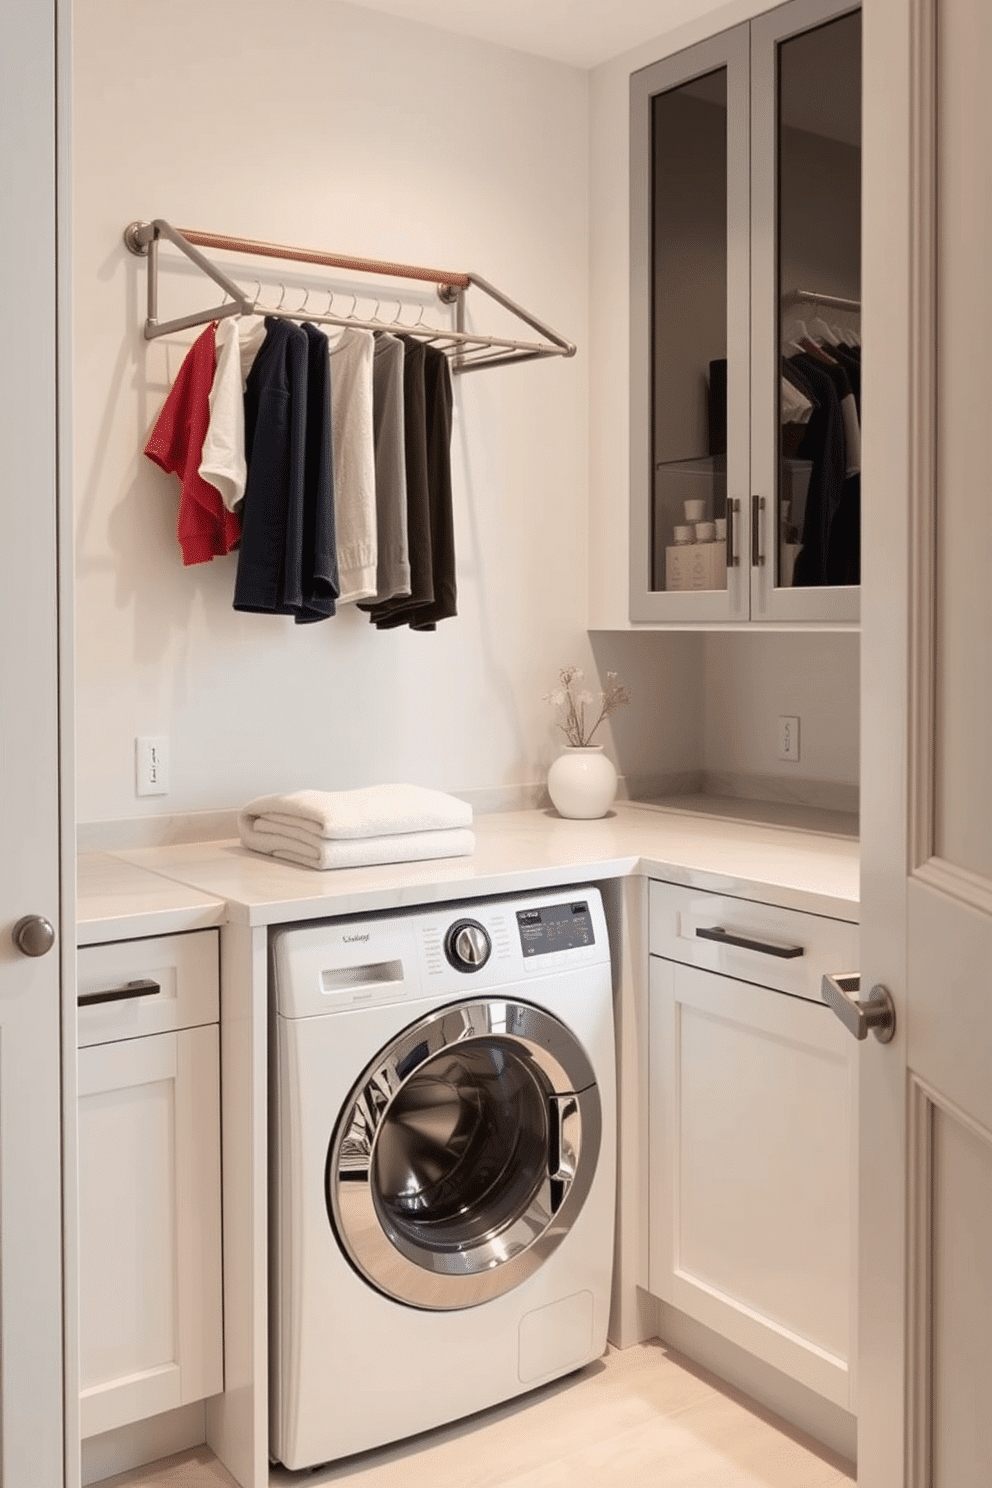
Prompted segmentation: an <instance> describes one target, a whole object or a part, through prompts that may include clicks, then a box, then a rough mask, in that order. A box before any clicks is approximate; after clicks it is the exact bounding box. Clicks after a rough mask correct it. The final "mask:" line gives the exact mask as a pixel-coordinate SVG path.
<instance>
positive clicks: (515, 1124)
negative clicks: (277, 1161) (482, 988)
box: [327, 999, 602, 1310]
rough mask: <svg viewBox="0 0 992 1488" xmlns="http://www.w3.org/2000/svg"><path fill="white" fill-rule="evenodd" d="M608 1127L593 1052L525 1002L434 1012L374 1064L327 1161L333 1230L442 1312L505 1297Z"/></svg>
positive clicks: (583, 1184)
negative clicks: (589, 1055)
mask: <svg viewBox="0 0 992 1488" xmlns="http://www.w3.org/2000/svg"><path fill="white" fill-rule="evenodd" d="M601 1133H602V1113H601V1108H600V1100H599V1091H598V1089H597V1087H596V1082H595V1078H594V1075H593V1070H592V1067H591V1065H590V1063H589V1060H588V1058H587V1056H586V1054H585V1051H584V1050H583V1049H582V1047H581V1046H580V1044H579V1043H578V1041H577V1039H576V1038H575V1036H574V1035H573V1034H572V1033H570V1032H569V1030H568V1029H567V1028H566V1027H565V1025H564V1024H563V1023H561V1022H559V1020H558V1019H557V1018H554V1017H552V1016H551V1015H550V1014H549V1013H547V1012H545V1011H543V1010H542V1009H540V1008H536V1007H533V1006H531V1005H530V1004H529V1003H525V1002H515V1001H506V1000H496V999H480V1000H478V1001H474V1002H465V1003H458V1004H455V1005H453V1006H450V1007H446V1008H442V1009H439V1010H438V1011H437V1012H435V1013H432V1014H431V1015H429V1016H428V1017H426V1018H423V1019H421V1020H419V1021H418V1022H417V1023H414V1024H413V1025H411V1027H409V1028H407V1029H406V1030H404V1032H403V1033H401V1034H400V1035H399V1036H398V1037H397V1038H396V1039H395V1040H394V1041H393V1042H392V1043H391V1044H390V1045H388V1047H386V1048H385V1049H383V1051H382V1052H381V1053H380V1054H379V1055H378V1056H377V1058H376V1059H375V1060H374V1061H373V1062H372V1063H371V1064H370V1065H369V1066H368V1068H367V1069H366V1070H365V1072H364V1073H363V1074H362V1076H361V1078H360V1079H359V1081H358V1082H357V1084H356V1085H355V1087H354V1089H353V1090H352V1092H351V1094H350V1095H349V1097H348V1100H347V1102H346V1103H345V1106H344V1108H343V1110H342V1113H341V1117H340V1120H339V1121H338V1124H337V1126H336V1128H335V1131H334V1134H333V1136H332V1138H331V1143H330V1147H329V1150H328V1160H327V1201H328V1211H329V1214H330V1218H331V1222H332V1224H333V1227H334V1230H335V1232H336V1234H337V1237H338V1240H339V1242H340V1244H341V1246H342V1248H343V1250H344V1251H345V1254H346V1255H347V1256H348V1258H349V1259H350V1261H351V1263H352V1265H353V1266H354V1267H355V1268H356V1270H357V1271H358V1272H359V1273H360V1274H361V1275H362V1276H363V1277H364V1278H365V1279H366V1281H368V1282H369V1283H370V1284H371V1285H372V1286H374V1287H376V1288H377V1289H378V1290H379V1291H381V1292H384V1293H385V1294H386V1295H387V1296H389V1297H393V1298H395V1299H396V1300H397V1301H400V1302H405V1303H407V1304H409V1305H410V1306H413V1307H422V1308H427V1309H432V1310H450V1309H454V1308H463V1307H473V1306H477V1305H478V1304H479V1303H481V1302H487V1301H489V1300H491V1299H492V1298H493V1297H498V1296H501V1295H502V1294H503V1293H504V1292H508V1291H510V1290H511V1289H512V1288H513V1287H515V1286H519V1285H520V1283H521V1282H522V1281H523V1280H525V1278H526V1277H528V1276H530V1275H531V1274H532V1273H533V1272H534V1271H535V1270H536V1269H537V1268H538V1267H539V1266H540V1265H542V1264H543V1262H544V1261H545V1260H546V1259H547V1258H548V1256H549V1255H551V1253H552V1252H553V1251H554V1250H555V1249H556V1248H557V1246H558V1245H560V1244H561V1241H562V1240H563V1239H564V1237H565V1235H566V1234H567V1233H568V1230H569V1227H570V1225H571V1224H572V1223H573V1221H574V1219H575V1217H576V1215H577V1214H578V1212H579V1210H580V1209H581V1207H582V1205H583V1203H584V1202H585V1199H586V1196H587V1195H588V1193H589V1188H590V1185H591V1183H592V1179H593V1174H594V1172H595V1168H596V1162H597V1159H598V1157H599V1146H600V1139H601Z"/></svg>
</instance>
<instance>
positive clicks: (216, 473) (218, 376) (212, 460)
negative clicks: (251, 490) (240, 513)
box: [200, 316, 265, 511]
mask: <svg viewBox="0 0 992 1488" xmlns="http://www.w3.org/2000/svg"><path fill="white" fill-rule="evenodd" d="M264 340H265V322H264V320H260V319H259V320H254V321H252V320H249V321H245V322H243V323H242V322H241V321H240V320H239V319H238V318H236V317H234V316H231V317H230V318H229V319H227V320H222V321H219V322H218V325H217V332H216V346H217V365H216V367H215V368H214V380H213V384H212V386H211V388H210V422H209V424H208V425H207V433H206V437H205V439H204V441H203V451H202V454H201V456H200V475H201V476H202V478H203V479H204V480H205V481H209V483H210V485H212V486H213V487H214V489H215V490H216V491H218V492H219V493H220V499H221V500H222V501H223V503H224V505H225V506H226V507H227V509H228V511H233V510H234V508H235V507H236V506H237V504H238V502H239V501H240V500H241V498H242V497H243V496H244V494H245V481H246V480H247V478H248V469H247V466H246V465H245V381H246V379H247V377H248V373H249V372H250V371H251V366H252V363H253V362H254V360H255V356H256V354H257V352H258V349H259V347H260V346H261V344H262V342H263V341H264Z"/></svg>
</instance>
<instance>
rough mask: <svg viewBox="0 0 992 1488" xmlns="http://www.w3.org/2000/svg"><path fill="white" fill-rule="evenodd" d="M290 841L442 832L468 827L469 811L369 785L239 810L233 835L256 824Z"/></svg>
mask: <svg viewBox="0 0 992 1488" xmlns="http://www.w3.org/2000/svg"><path fill="white" fill-rule="evenodd" d="M260 817H264V818H265V819H266V821H269V822H271V823H273V824H274V825H275V826H277V827H279V828H280V829H282V828H287V829H289V828H292V829H293V830H292V832H291V835H292V836H293V837H297V836H300V834H302V840H303V841H305V842H307V843H311V842H314V841H316V840H317V839H322V838H332V839H342V838H345V839H347V838H355V837H358V838H365V837H382V836H386V835H395V834H397V833H400V832H433V831H446V830H448V829H450V828H453V827H470V826H471V825H472V808H471V806H469V805H468V803H467V802H465V801H459V799H458V797H457V796H449V795H447V794H446V793H445V792H444V791H437V790H428V789H427V788H426V787H425V786H421V785H368V786H365V787H363V788H362V789H361V790H349V791H318V790H301V791H293V792H292V793H291V794H289V795H285V796H259V797H258V798H257V800H254V801H249V802H248V805H247V806H245V807H243V808H242V811H241V813H240V815H239V817H238V829H239V831H241V832H242V839H243V837H244V831H243V826H247V827H249V828H250V827H252V826H253V825H254V823H255V822H256V821H257V820H258V819H259V818H260Z"/></svg>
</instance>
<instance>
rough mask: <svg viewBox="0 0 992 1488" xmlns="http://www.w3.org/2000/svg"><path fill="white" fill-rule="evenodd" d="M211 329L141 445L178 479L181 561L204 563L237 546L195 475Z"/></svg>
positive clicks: (220, 507)
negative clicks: (146, 441) (180, 491)
mask: <svg viewBox="0 0 992 1488" xmlns="http://www.w3.org/2000/svg"><path fill="white" fill-rule="evenodd" d="M215 361H216V348H215V340H214V326H213V324H211V325H208V326H207V329H206V330H205V331H204V332H203V335H202V336H198V337H197V339H196V340H195V341H194V342H193V345H192V346H191V347H190V349H189V351H188V352H187V353H186V357H185V360H184V361H183V364H182V366H181V367H180V368H179V375H178V376H177V378H176V380H175V382H174V383H173V385H172V391H171V392H170V393H169V396H168V397H167V398H166V400H165V405H164V407H163V409H162V412H161V413H160V414H159V416H158V422H157V423H156V425H155V427H154V429H153V430H152V433H151V437H150V439H149V440H148V443H147V444H146V445H145V454H146V455H147V456H148V458H149V460H154V461H155V464H156V465H161V467H162V469H163V470H167V471H169V472H170V473H172V472H175V474H176V475H178V477H179V480H180V483H181V486H182V493H181V496H180V501H179V525H178V532H177V535H178V537H179V546H180V547H181V548H182V553H183V563H184V564H187V565H189V564H191V563H209V562H210V560H211V558H216V557H219V556H220V555H222V554H224V553H229V552H230V551H231V549H232V548H236V547H237V546H238V542H239V540H240V537H241V522H240V520H239V518H238V517H236V516H235V515H234V513H233V512H230V511H228V510H227V507H226V506H225V505H224V503H223V501H222V500H221V498H220V492H219V491H217V490H215V489H214V487H213V486H211V485H210V484H209V483H208V482H207V481H205V480H204V479H203V478H202V476H201V475H200V461H201V459H202V458H203V441H204V439H205V438H206V434H207V426H208V424H209V422H210V389H211V387H212V386H213V380H214V365H215Z"/></svg>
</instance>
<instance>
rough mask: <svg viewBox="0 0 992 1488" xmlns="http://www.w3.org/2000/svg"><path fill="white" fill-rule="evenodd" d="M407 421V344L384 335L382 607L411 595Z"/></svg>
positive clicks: (375, 370) (380, 353)
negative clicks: (404, 363) (405, 418)
mask: <svg viewBox="0 0 992 1488" xmlns="http://www.w3.org/2000/svg"><path fill="white" fill-rule="evenodd" d="M403 417H404V411H403V343H402V341H401V340H400V339H399V337H398V336H390V335H388V334H386V333H384V332H382V333H380V334H378V335H377V336H376V338H375V358H374V360H373V363H372V427H373V436H374V441H375V505H376V516H377V519H378V524H379V549H378V555H377V566H376V596H375V602H376V604H382V603H383V601H384V600H387V599H394V598H395V599H398V598H400V597H401V596H406V595H408V594H409V593H410V551H409V545H408V541H407V517H406V507H407V500H406V446H405V441H404V426H403Z"/></svg>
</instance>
